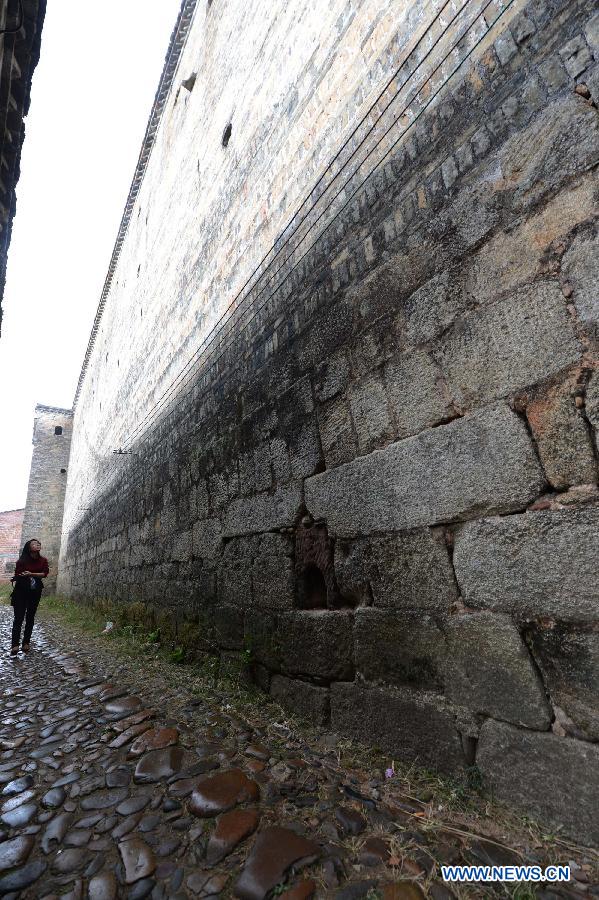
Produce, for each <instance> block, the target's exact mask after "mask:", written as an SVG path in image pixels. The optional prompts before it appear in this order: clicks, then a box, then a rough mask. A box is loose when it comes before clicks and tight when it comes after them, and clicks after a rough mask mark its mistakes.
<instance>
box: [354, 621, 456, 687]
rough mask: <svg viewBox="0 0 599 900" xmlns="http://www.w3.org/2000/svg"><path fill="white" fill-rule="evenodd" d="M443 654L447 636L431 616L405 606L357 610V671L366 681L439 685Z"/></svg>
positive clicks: (421, 685) (428, 685) (424, 685)
mask: <svg viewBox="0 0 599 900" xmlns="http://www.w3.org/2000/svg"><path fill="white" fill-rule="evenodd" d="M444 655H445V637H444V634H443V632H442V630H441V628H440V627H439V626H438V624H437V623H436V622H435V621H434V619H433V618H432V617H431V616H429V615H426V614H425V613H420V612H407V611H405V610H402V611H395V610H387V609H358V610H356V621H355V660H356V672H357V673H358V675H361V676H362V677H363V678H364V679H365V680H366V681H369V682H371V683H372V682H376V681H382V682H386V683H388V684H389V683H390V684H406V685H413V686H415V687H426V688H436V689H439V688H442V686H443V675H442V671H443V657H444Z"/></svg>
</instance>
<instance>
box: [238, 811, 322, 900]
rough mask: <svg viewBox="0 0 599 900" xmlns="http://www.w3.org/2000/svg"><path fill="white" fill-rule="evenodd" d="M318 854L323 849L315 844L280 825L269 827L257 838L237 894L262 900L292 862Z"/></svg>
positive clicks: (248, 899) (243, 898)
mask: <svg viewBox="0 0 599 900" xmlns="http://www.w3.org/2000/svg"><path fill="white" fill-rule="evenodd" d="M319 855H320V847H319V846H318V844H316V843H314V841H309V840H307V839H306V838H304V837H301V836H300V835H298V834H296V833H295V832H294V831H291V830H289V829H287V828H281V827H279V826H278V825H274V826H272V827H271V828H266V829H265V830H264V831H262V832H261V833H260V834H259V835H258V837H257V838H256V841H255V843H254V846H253V848H252V852H251V853H250V856H249V858H248V860H247V862H246V864H245V868H244V870H243V872H242V873H241V876H240V877H239V879H238V881H237V883H236V885H235V888H234V894H235V896H236V897H241V898H242V900H263V898H264V897H265V896H266V895H267V894H268V892H269V891H271V890H272V889H273V888H274V887H275V886H276V885H277V884H279V882H281V881H282V880H283V876H284V875H285V872H286V871H287V869H289V867H290V866H292V865H293V863H295V862H297V861H298V860H300V859H302V860H304V859H308V858H310V859H317V858H318V856H319Z"/></svg>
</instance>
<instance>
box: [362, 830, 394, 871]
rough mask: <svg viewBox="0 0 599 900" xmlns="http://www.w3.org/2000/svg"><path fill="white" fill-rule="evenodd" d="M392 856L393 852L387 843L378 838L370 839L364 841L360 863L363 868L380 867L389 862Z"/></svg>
mask: <svg viewBox="0 0 599 900" xmlns="http://www.w3.org/2000/svg"><path fill="white" fill-rule="evenodd" d="M390 856H391V851H390V850H389V845H388V844H387V841H384V840H383V839H382V838H378V837H370V838H368V840H366V841H364V845H363V847H362V849H361V851H360V856H359V861H360V862H361V863H362V865H363V866H380V865H381V864H382V863H384V862H387V860H388V859H389V857H390Z"/></svg>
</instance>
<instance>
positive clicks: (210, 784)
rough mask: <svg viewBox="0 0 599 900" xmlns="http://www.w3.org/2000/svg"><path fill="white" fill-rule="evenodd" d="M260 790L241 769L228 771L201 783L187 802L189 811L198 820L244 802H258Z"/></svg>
mask: <svg viewBox="0 0 599 900" xmlns="http://www.w3.org/2000/svg"><path fill="white" fill-rule="evenodd" d="M259 799H260V788H259V787H258V785H257V784H256V782H255V781H252V779H251V778H248V777H247V775H244V773H243V772H242V771H241V769H229V771H228V772H220V773H219V774H218V775H213V776H212V778H207V779H206V780H205V781H201V782H200V783H199V784H198V785H197V787H196V789H195V790H194V792H193V794H192V795H191V800H190V801H189V811H190V812H192V813H193V814H194V815H195V816H198V817H199V818H203V819H206V818H210V817H211V816H217V815H218V814H219V813H221V812H226V811H227V810H228V809H231V808H232V807H233V806H237V804H238V803H244V802H245V801H246V800H259Z"/></svg>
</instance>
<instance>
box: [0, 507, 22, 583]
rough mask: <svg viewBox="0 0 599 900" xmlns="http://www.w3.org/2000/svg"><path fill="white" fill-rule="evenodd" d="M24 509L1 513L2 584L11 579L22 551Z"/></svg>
mask: <svg viewBox="0 0 599 900" xmlns="http://www.w3.org/2000/svg"><path fill="white" fill-rule="evenodd" d="M24 515H25V510H24V509H9V510H7V511H6V512H0V583H3V582H6V581H8V580H9V579H10V577H11V575H12V572H13V571H14V567H15V562H16V561H17V558H18V556H19V551H20V549H21V531H22V529H23V516H24Z"/></svg>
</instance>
